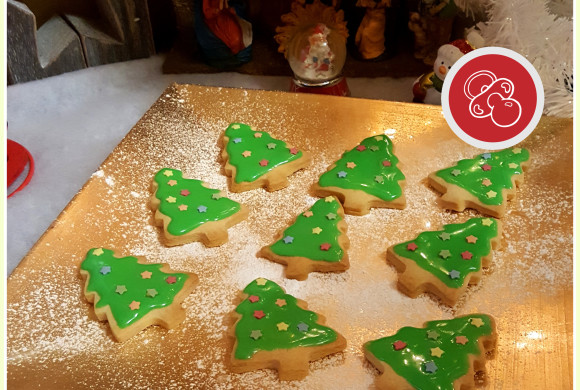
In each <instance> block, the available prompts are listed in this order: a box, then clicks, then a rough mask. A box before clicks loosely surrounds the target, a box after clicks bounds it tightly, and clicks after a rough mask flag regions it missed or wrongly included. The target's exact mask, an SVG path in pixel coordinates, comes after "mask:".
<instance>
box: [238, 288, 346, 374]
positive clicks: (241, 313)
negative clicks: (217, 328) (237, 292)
mask: <svg viewBox="0 0 580 390" xmlns="http://www.w3.org/2000/svg"><path fill="white" fill-rule="evenodd" d="M234 317H235V319H236V323H235V324H234V325H233V329H232V336H233V337H235V344H234V348H233V351H232V359H231V364H232V369H233V371H234V372H238V373H241V372H246V371H253V370H258V369H261V368H274V369H276V370H278V375H279V377H280V379H281V380H299V379H303V378H304V377H306V375H308V369H309V364H308V362H310V361H314V360H317V359H321V358H323V357H325V356H327V355H330V354H332V353H336V352H340V351H342V350H343V349H344V348H346V340H345V339H344V337H342V336H341V335H340V334H339V333H337V332H336V331H334V330H332V329H330V328H328V327H326V326H324V322H325V320H324V317H322V316H320V315H318V314H316V313H314V312H311V311H308V310H307V305H306V303H305V302H304V301H301V300H299V299H296V298H294V297H293V296H292V295H288V294H286V293H285V292H284V290H283V289H282V288H281V287H280V286H278V285H277V284H276V283H274V282H272V281H270V280H267V279H264V278H258V279H256V280H254V281H253V282H252V283H250V284H249V285H248V286H247V287H246V288H245V289H244V291H243V294H242V297H241V302H240V304H239V305H238V306H237V307H236V310H235V312H234Z"/></svg>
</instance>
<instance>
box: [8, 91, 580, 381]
mask: <svg viewBox="0 0 580 390" xmlns="http://www.w3.org/2000/svg"><path fill="white" fill-rule="evenodd" d="M234 121H238V122H245V123H248V124H251V125H253V126H254V127H255V128H257V129H261V130H265V131H269V132H270V133H271V134H272V135H273V136H275V137H276V138H280V139H284V140H286V141H287V142H288V144H289V145H292V146H296V147H298V148H300V149H305V150H309V151H311V152H312V154H313V163H312V166H311V167H309V168H307V169H305V170H302V171H299V172H297V173H295V174H294V175H292V176H290V178H289V180H290V185H289V186H288V187H287V188H284V189H282V190H280V191H276V192H274V193H269V192H266V191H265V190H263V189H259V190H254V191H248V192H244V193H232V192H230V191H229V189H228V181H227V180H228V179H227V178H226V177H225V175H223V168H222V165H221V162H220V161H219V159H218V156H219V151H220V147H219V144H218V139H219V137H220V135H221V133H222V132H223V131H224V129H225V128H226V127H227V125H228V124H229V123H230V122H234ZM561 123H562V122H558V121H555V120H550V119H548V118H544V119H543V120H542V122H541V123H540V126H539V128H538V129H537V130H536V132H535V133H534V134H537V135H533V136H532V137H531V138H530V139H528V140H526V142H525V143H524V145H523V146H525V147H528V148H529V149H530V151H531V153H532V159H533V160H532V164H531V168H530V170H529V171H528V172H527V173H526V178H525V182H524V184H523V185H522V187H521V188H520V189H519V190H518V195H517V199H516V200H514V201H512V202H511V204H510V205H509V207H508V210H509V211H508V214H507V215H506V217H505V218H504V219H503V220H502V222H503V226H504V236H503V238H504V245H503V248H502V249H501V250H497V251H494V256H493V261H492V266H491V267H490V268H489V269H488V270H486V271H485V272H484V276H483V278H482V281H481V282H480V283H479V284H478V285H477V286H472V287H470V288H469V289H468V293H467V296H466V297H465V298H464V299H462V300H461V301H460V302H459V303H458V304H457V306H456V307H454V308H449V307H447V306H444V305H442V304H440V303H439V302H438V301H437V300H436V299H435V298H434V297H432V296H429V295H422V296H420V297H418V298H417V299H410V298H408V297H406V296H404V295H403V294H401V293H400V292H399V291H398V290H397V288H396V283H397V273H396V271H395V269H394V268H393V267H391V266H389V265H388V264H387V263H386V261H385V254H386V249H387V247H388V246H390V245H393V244H396V243H398V242H401V241H405V240H408V239H411V238H413V237H415V236H416V235H417V234H418V233H419V232H421V231H422V230H436V229H439V228H440V227H441V226H442V225H443V224H447V223H457V222H462V221H465V220H466V219H468V218H470V217H472V216H476V215H478V214H477V213H476V212H475V211H473V210H468V211H466V212H464V213H455V212H449V211H444V210H441V209H440V208H439V207H438V205H437V198H438V197H439V194H437V193H436V192H435V191H433V190H432V189H430V188H428V187H427V185H426V184H425V183H426V180H425V178H426V176H427V175H428V174H429V173H430V172H432V171H434V170H436V169H440V168H443V167H446V166H449V165H451V164H453V163H454V162H455V161H457V160H459V159H462V158H471V157H473V156H474V155H475V154H477V153H479V151H478V150H476V149H474V148H471V147H468V146H466V145H464V144H462V143H460V141H458V140H457V139H456V138H455V137H454V136H453V134H452V133H451V132H450V131H449V129H448V128H447V127H446V126H445V125H444V123H443V119H442V117H441V116H440V113H439V111H438V109H436V108H434V107H430V106H426V107H424V108H421V109H418V108H417V107H416V106H414V105H400V104H391V105H389V104H385V103H380V102H372V103H370V102H368V101H362V100H354V99H336V98H320V97H314V96H299V95H298V96H296V95H289V94H271V93H256V92H247V91H241V90H228V89H221V88H216V89H211V88H205V87H193V86H177V85H175V86H172V87H170V88H168V90H167V91H166V92H165V93H164V94H163V95H162V96H161V97H160V99H159V100H158V102H157V103H156V104H155V105H154V106H153V107H152V108H151V110H150V111H149V112H148V113H147V114H146V115H145V116H144V117H143V118H142V120H141V121H140V122H139V123H138V124H137V125H136V127H135V128H134V130H133V131H132V132H131V133H130V134H129V135H128V136H127V137H126V139H125V140H124V141H123V143H122V144H121V145H120V146H119V147H118V148H116V149H115V150H114V151H113V153H112V154H111V156H110V157H109V158H108V159H107V160H106V161H105V162H104V163H103V165H102V166H101V167H100V169H99V170H98V171H97V172H95V173H94V174H93V175H92V177H91V178H90V180H89V182H88V183H87V185H86V186H85V187H84V189H83V190H82V191H81V193H80V194H79V196H78V197H77V198H76V199H75V200H74V201H73V202H72V203H71V205H69V207H67V209H66V210H65V212H64V213H63V214H62V215H61V216H60V217H59V219H58V220H57V221H56V222H55V224H54V227H53V229H52V231H49V233H48V234H47V235H46V236H45V237H44V238H43V239H42V240H41V241H40V242H39V244H38V245H37V246H36V247H35V248H34V250H33V251H32V252H31V254H30V255H29V256H28V257H27V258H26V259H25V260H24V263H23V266H22V267H19V268H18V269H17V270H16V271H15V272H14V273H13V275H12V276H11V278H10V280H9V294H8V309H7V314H8V324H7V326H8V354H7V360H8V382H9V384H11V385H13V386H14V387H15V388H18V387H22V388H27V387H28V388H30V387H32V385H33V384H42V385H43V387H44V388H57V387H61V388H62V387H63V386H66V387H68V388H95V389H99V388H113V387H118V388H129V387H130V388H135V389H145V388H158V387H163V388H175V389H178V388H184V387H194V388H208V389H237V388H244V389H251V388H265V387H273V388H282V389H286V388H288V389H294V388H309V389H329V388H333V389H334V388H344V389H359V388H361V389H366V388H369V387H370V386H372V383H373V381H374V378H375V377H376V376H377V374H378V372H377V371H376V370H375V369H374V368H373V367H372V366H371V365H370V364H369V363H368V362H366V360H365V359H364V356H363V353H362V344H363V343H364V342H366V341H368V340H371V339H374V338H379V337H383V336H387V335H390V334H392V333H394V332H396V330H397V329H398V328H400V327H402V326H407V325H409V326H421V325H422V324H423V322H425V321H428V320H433V319H440V318H450V317H452V316H454V315H461V314H468V313H472V312H476V311H480V312H484V313H487V314H491V315H492V316H494V317H495V318H496V320H497V323H498V330H499V346H498V350H499V352H498V353H496V357H495V359H494V360H491V361H490V362H489V363H488V365H487V366H488V374H487V376H486V382H485V383H486V385H485V386H486V387H488V388H502V386H507V387H503V388H510V386H509V384H510V383H512V384H516V383H518V384H521V383H534V382H526V381H531V380H538V378H539V376H540V375H541V372H540V371H542V370H538V373H537V374H536V377H534V374H530V373H529V372H523V371H522V370H520V369H518V365H517V364H513V363H511V364H510V362H517V361H520V362H521V361H526V362H536V364H538V361H537V359H541V363H539V364H544V365H547V364H549V361H550V359H553V360H554V361H558V362H560V364H563V363H562V362H564V361H566V358H567V355H565V353H564V352H562V350H566V346H567V345H568V344H567V343H568V337H569V336H568V335H567V334H566V332H565V331H562V329H561V327H564V326H567V324H568V321H571V317H570V318H568V317H567V316H566V310H564V308H563V307H564V306H563V303H561V304H558V302H564V300H565V299H571V298H569V296H568V295H569V294H570V293H571V285H572V228H571V221H572V219H571V214H572V186H571V181H570V180H571V166H572V164H571V158H572V146H571V142H568V141H569V139H571V131H570V132H569V133H570V134H568V132H567V130H566V129H565V126H563V125H562V124H561ZM381 133H385V134H388V135H389V136H390V137H391V138H392V139H393V142H394V144H395V153H396V154H397V156H398V157H399V159H400V160H401V169H402V170H403V173H404V174H405V176H406V178H407V180H406V190H405V193H406V196H407V208H406V209H405V210H390V209H373V210H372V211H371V212H370V213H369V214H368V215H366V216H362V217H355V216H350V215H348V216H346V223H347V224H348V233H347V234H348V236H349V239H350V242H351V248H350V250H349V257H350V263H351V268H350V269H349V270H348V271H346V272H344V273H337V274H322V273H312V274H310V276H309V278H308V279H307V281H303V282H299V281H295V280H289V279H285V278H284V276H283V275H284V274H283V267H282V266H281V265H279V264H276V263H273V262H270V261H268V260H266V259H261V258H257V257H256V253H257V252H258V250H259V249H260V248H261V247H262V246H264V245H268V244H271V243H272V242H273V239H274V237H275V236H276V233H277V232H279V231H280V230H282V229H284V228H285V227H286V226H287V225H288V224H289V223H290V222H291V221H292V220H293V219H294V218H295V216H296V215H297V214H299V213H301V212H303V211H304V210H306V209H308V208H309V207H310V206H311V205H312V204H313V203H314V202H315V201H316V198H314V197H312V196H311V195H310V194H309V186H310V185H311V184H312V183H314V182H315V181H316V180H317V178H318V177H319V175H320V174H321V173H322V172H324V171H325V170H326V168H327V167H328V166H329V165H331V164H332V163H333V162H334V161H335V160H336V159H337V158H338V157H339V156H340V154H341V153H342V152H344V151H345V150H347V149H350V148H352V147H354V146H355V145H356V144H357V143H358V142H359V141H360V140H361V139H363V138H365V137H367V136H370V135H374V134H381ZM163 167H172V168H177V169H181V170H182V171H183V172H184V176H186V177H189V178H196V179H202V180H204V181H205V182H206V183H207V184H208V186H210V187H212V188H219V189H222V190H223V192H224V194H225V195H226V196H228V197H231V198H232V199H234V200H236V201H238V202H241V203H244V204H245V205H247V206H248V208H249V209H250V216H249V218H248V219H247V220H245V221H244V222H241V223H239V224H238V225H236V226H234V227H232V228H230V229H229V237H230V239H229V241H228V242H227V243H226V244H224V245H222V246H220V247H217V248H205V247H204V246H203V245H202V244H200V243H191V244H187V245H183V246H179V247H171V248H168V247H165V246H164V245H163V244H162V241H161V233H160V229H159V228H158V227H155V226H153V215H152V212H151V210H150V208H149V207H148V204H147V202H148V199H149V197H150V196H151V191H150V183H151V178H152V177H153V175H154V173H155V172H157V171H158V170H159V169H161V168H163ZM99 246H101V247H107V248H111V249H114V250H115V251H116V252H117V254H118V255H123V256H126V255H135V256H142V257H144V258H146V260H147V261H149V262H164V263H168V264H169V265H170V266H171V268H172V269H174V270H180V271H188V272H194V273H195V274H197V275H198V277H199V280H200V283H199V285H198V287H197V288H196V289H195V290H194V292H193V293H192V294H191V295H190V296H189V297H188V298H186V300H185V301H184V304H183V306H184V308H185V310H186V320H185V321H184V322H183V323H182V324H181V325H180V326H178V327H177V328H175V329H173V330H169V331H168V330H165V329H163V328H161V327H151V328H149V329H147V330H145V331H143V332H141V333H139V334H138V335H137V336H135V337H133V338H132V339H130V340H128V341H127V342H125V343H123V344H119V343H116V342H114V341H113V339H112V336H111V333H110V330H109V329H108V325H107V323H106V322H102V323H101V322H99V321H98V320H97V319H96V316H95V315H94V312H93V309H92V307H91V305H90V304H89V303H88V302H86V300H85V299H84V298H83V294H82V287H83V283H82V279H81V277H80V275H79V271H78V267H79V264H80V262H81V261H82V259H83V258H84V255H85V253H86V251H87V250H88V249H89V248H92V247H99ZM257 277H265V278H269V279H272V280H274V281H275V282H277V283H279V284H280V285H281V286H282V287H284V288H285V289H286V291H287V292H288V293H289V294H292V295H294V296H296V297H297V298H300V299H302V300H304V301H306V302H307V303H308V305H309V309H311V310H313V311H316V312H318V313H320V314H322V315H323V316H324V317H326V323H327V324H328V325H329V326H331V327H333V328H334V329H336V330H337V331H338V332H340V333H341V334H343V335H344V336H345V337H346V339H347V342H348V346H347V348H346V350H345V351H344V352H343V353H338V354H334V355H332V356H329V357H327V358H324V359H321V360H318V361H316V362H313V363H311V365H310V368H311V370H310V374H309V375H308V377H307V378H306V379H304V380H303V381H297V382H283V383H280V382H279V381H278V379H277V374H276V373H275V371H273V370H259V371H255V372H249V373H245V374H232V373H231V372H230V370H229V369H228V359H229V353H230V352H231V347H232V344H233V340H232V339H231V338H229V337H228V336H227V334H228V330H229V328H230V325H231V323H232V321H231V318H230V313H231V312H232V310H233V309H234V308H235V304H236V302H237V301H236V299H237V297H238V294H239V292H240V290H242V289H243V288H244V287H245V286H246V285H247V284H248V283H249V282H251V281H252V280H254V279H255V278H257ZM550 302H552V303H550ZM553 302H556V303H553ZM538 313H541V315H538ZM562 313H564V314H562ZM531 332H536V333H531ZM530 334H539V335H540V337H536V338H533V337H530V336H529V335H530ZM546 340H549V342H547V341H546ZM538 356H539V357H538ZM548 356H551V358H550V359H548ZM556 358H557V359H556ZM559 359H560V360H559ZM530 364H531V363H530ZM563 370H564V368H560V371H562V375H557V376H556V378H551V379H546V378H540V379H541V381H540V382H536V383H548V384H551V385H553V386H554V388H562V387H565V383H566V382H565V379H566V375H568V372H567V371H566V372H564V371H563ZM545 372H550V371H545ZM506 378H507V379H506ZM510 380H511V382H510ZM549 380H551V381H552V382H548V381H549ZM558 381H560V382H558ZM17 384H19V385H17ZM27 384H28V385H30V386H27ZM530 388H532V387H530Z"/></svg>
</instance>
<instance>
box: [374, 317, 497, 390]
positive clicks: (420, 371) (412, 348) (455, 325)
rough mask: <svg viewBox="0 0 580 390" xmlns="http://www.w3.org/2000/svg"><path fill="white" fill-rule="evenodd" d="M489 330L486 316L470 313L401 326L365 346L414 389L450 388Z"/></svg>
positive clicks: (464, 369) (464, 371) (442, 389)
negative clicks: (421, 325) (415, 326)
mask: <svg viewBox="0 0 580 390" xmlns="http://www.w3.org/2000/svg"><path fill="white" fill-rule="evenodd" d="M492 333H493V327H492V324H491V319H490V318H489V316H487V315H485V314H472V315H469V316H465V317H459V318H455V319H451V320H442V321H430V322H427V324H426V326H425V327H423V328H412V327H404V328H401V329H399V331H398V332H397V333H396V334H395V335H393V336H390V337H384V338H382V339H378V340H373V341H369V342H367V343H366V344H365V345H364V348H365V349H366V350H367V351H369V352H370V353H372V354H373V355H374V356H375V357H376V358H377V359H379V360H381V361H383V362H385V363H386V364H388V365H389V366H390V367H391V368H392V369H393V371H395V373H396V374H397V375H399V376H401V377H403V378H405V379H406V380H407V382H409V384H410V385H411V386H413V387H415V388H417V389H423V390H431V389H433V390H453V382H454V381H455V380H457V379H458V378H460V377H461V376H463V375H466V374H467V373H468V371H469V358H468V355H469V354H474V355H479V354H480V352H481V351H480V350H479V345H478V338H479V337H482V336H488V335H491V334H492Z"/></svg>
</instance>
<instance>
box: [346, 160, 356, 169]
mask: <svg viewBox="0 0 580 390" xmlns="http://www.w3.org/2000/svg"><path fill="white" fill-rule="evenodd" d="M346 167H347V168H350V169H353V168H354V167H356V164H355V163H354V162H352V161H349V162H347V163H346Z"/></svg>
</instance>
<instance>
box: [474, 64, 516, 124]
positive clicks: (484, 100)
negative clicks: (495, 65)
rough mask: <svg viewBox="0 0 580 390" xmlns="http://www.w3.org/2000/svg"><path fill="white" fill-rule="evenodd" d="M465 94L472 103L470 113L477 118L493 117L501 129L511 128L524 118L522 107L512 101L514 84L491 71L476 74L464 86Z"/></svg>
mask: <svg viewBox="0 0 580 390" xmlns="http://www.w3.org/2000/svg"><path fill="white" fill-rule="evenodd" d="M463 92H464V93H465V96H467V97H468V98H469V99H470V100H471V102H470V103H469V113H470V114H471V115H472V116H473V117H475V118H485V117H488V116H489V117H491V120H492V121H493V123H495V125H496V126H499V127H510V126H513V125H514V124H516V123H517V121H519V120H520V117H521V116H522V106H521V105H520V103H519V102H518V101H517V100H515V99H512V95H513V93H514V83H512V81H511V80H510V79H506V78H499V79H498V78H497V77H496V75H495V74H494V73H493V72H491V71H489V70H480V71H478V72H475V73H474V74H472V75H471V76H469V78H468V79H467V81H465V84H464V85H463Z"/></svg>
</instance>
